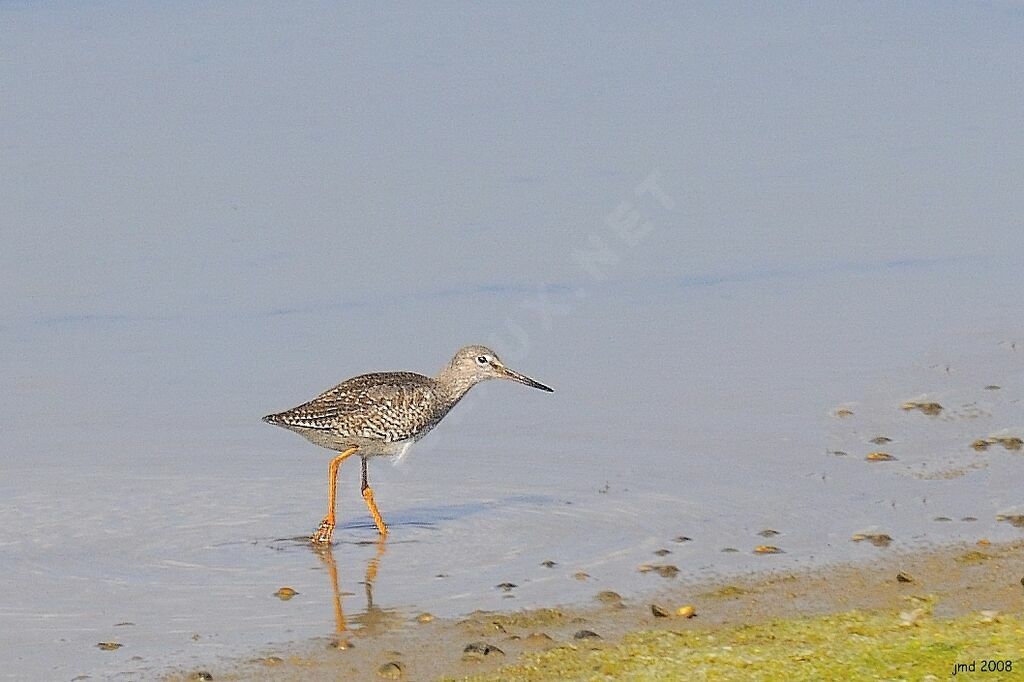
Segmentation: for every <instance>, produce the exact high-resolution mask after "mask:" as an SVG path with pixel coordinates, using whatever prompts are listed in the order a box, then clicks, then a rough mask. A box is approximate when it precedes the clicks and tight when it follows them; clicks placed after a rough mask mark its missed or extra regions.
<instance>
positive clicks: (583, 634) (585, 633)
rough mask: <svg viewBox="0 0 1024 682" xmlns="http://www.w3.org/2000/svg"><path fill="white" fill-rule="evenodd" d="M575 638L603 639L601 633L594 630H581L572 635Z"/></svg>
mask: <svg viewBox="0 0 1024 682" xmlns="http://www.w3.org/2000/svg"><path fill="white" fill-rule="evenodd" d="M572 638H573V639H601V635H599V634H597V633H596V632H594V631H593V630H580V631H578V632H577V633H576V634H575V635H573V636H572Z"/></svg>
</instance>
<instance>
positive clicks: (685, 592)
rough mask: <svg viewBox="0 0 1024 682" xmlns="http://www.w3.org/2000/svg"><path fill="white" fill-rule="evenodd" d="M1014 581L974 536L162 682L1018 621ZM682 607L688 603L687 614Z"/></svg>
mask: <svg viewBox="0 0 1024 682" xmlns="http://www.w3.org/2000/svg"><path fill="white" fill-rule="evenodd" d="M1022 580H1024V541H1020V542H1015V543H1008V544H987V541H985V540H984V539H979V542H976V543H971V544H960V545H955V546H948V547H943V548H938V549H929V550H923V551H910V552H906V553H895V552H888V551H886V552H884V553H880V554H879V556H878V558H877V560H875V561H873V562H871V563H858V564H850V565H841V566H834V567H825V568H820V569H816V570H810V571H805V572H788V571H783V572H772V573H758V574H753V575H748V576H744V577H739V578H732V579H728V580H721V581H714V582H707V583H702V584H695V585H681V584H676V585H672V586H669V587H666V588H664V589H661V590H658V591H657V592H653V593H651V594H650V595H649V596H648V597H647V598H644V599H629V600H623V599H620V598H617V596H616V594H615V593H613V592H611V591H609V590H604V591H598V590H595V595H594V599H593V601H592V602H591V603H589V604H580V605H569V606H558V607H555V608H543V609H533V610H528V611H519V612H508V613H499V612H476V613H473V614H471V615H470V616H468V617H466V618H462V619H457V620H456V619H451V620H450V619H438V618H431V617H429V616H428V615H423V614H413V615H412V616H406V615H400V614H398V613H395V612H386V611H378V612H376V613H375V612H374V610H373V609H371V610H369V611H368V612H366V613H364V614H361V615H359V616H357V617H355V618H354V619H353V622H348V621H347V620H345V619H344V614H337V615H339V616H341V619H340V620H338V621H337V625H338V628H339V632H337V633H336V634H335V636H333V637H324V638H317V639H314V640H312V641H309V642H304V643H296V644H295V645H294V646H292V647H282V648H280V649H278V650H269V649H268V650H261V651H259V652H258V653H256V654H254V655H252V656H250V657H248V658H246V659H238V660H235V661H233V662H220V663H216V664H214V663H211V665H210V667H209V668H205V669H202V670H201V671H200V670H198V669H190V670H179V671H175V672H174V673H172V674H170V675H168V676H167V677H166V678H165V679H167V680H170V681H173V682H177V681H179V680H189V679H204V678H203V677H202V676H201V675H199V673H200V672H208V673H209V674H210V676H211V677H212V679H216V680H335V679H353V680H358V679H367V680H372V679H388V678H391V679H409V680H431V679H439V678H444V677H450V678H462V677H466V676H470V675H478V674H485V673H489V672H493V671H495V670H497V669H499V668H501V667H502V666H507V665H511V664H514V663H515V662H516V661H517V660H519V658H520V657H521V656H522V654H524V653H529V652H537V651H543V650H547V649H552V648H555V647H559V646H566V645H568V646H570V647H574V648H580V647H598V648H599V647H607V646H611V645H614V644H615V643H617V642H620V641H621V640H622V638H623V637H624V636H625V635H627V634H629V633H633V632H638V631H651V630H672V631H686V630H695V629H699V630H716V629H723V628H729V627H733V626H739V625H753V624H758V623H764V622H767V621H771V620H777V619H789V618H798V617H802V616H809V615H817V614H830V613H838V612H845V611H850V610H853V609H857V610H866V611H878V610H887V609H898V608H906V605H907V603H908V601H910V600H913V599H914V598H919V599H924V598H927V599H929V600H931V603H933V604H934V608H933V615H934V616H935V617H936V618H953V617H957V616H962V615H964V614H969V613H972V612H981V611H998V612H1000V613H1007V614H1012V613H1016V614H1019V613H1024V584H1022ZM652 607H657V608H652ZM684 607H692V610H693V614H694V615H692V616H690V617H687V615H688V614H689V611H688V610H686V609H685V608H684ZM681 608H683V609H684V610H682V611H680V609H681ZM655 611H657V612H659V613H661V614H668V615H656V613H655ZM680 613H681V614H682V615H680ZM339 645H340V646H339ZM467 648H468V651H467Z"/></svg>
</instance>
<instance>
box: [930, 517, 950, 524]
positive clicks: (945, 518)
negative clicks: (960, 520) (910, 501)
mask: <svg viewBox="0 0 1024 682" xmlns="http://www.w3.org/2000/svg"><path fill="white" fill-rule="evenodd" d="M932 520H933V521H939V522H940V523H942V522H946V521H952V520H953V519H951V518H949V517H948V516H936V517H935V518H934V519H932Z"/></svg>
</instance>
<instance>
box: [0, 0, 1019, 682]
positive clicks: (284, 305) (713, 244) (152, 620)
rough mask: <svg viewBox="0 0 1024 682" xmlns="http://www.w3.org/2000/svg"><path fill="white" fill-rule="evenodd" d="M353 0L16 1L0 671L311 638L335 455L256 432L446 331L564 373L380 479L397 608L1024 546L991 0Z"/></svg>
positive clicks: (327, 592)
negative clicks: (810, 2)
mask: <svg viewBox="0 0 1024 682" xmlns="http://www.w3.org/2000/svg"><path fill="white" fill-rule="evenodd" d="M377 12H378V10H375V9H371V8H369V7H367V8H363V9H361V10H358V11H356V10H340V9H337V8H334V7H329V6H316V7H313V6H306V7H303V8H290V9H288V10H283V9H280V8H270V7H259V8H255V9H250V8H249V6H248V5H245V6H243V5H235V6H232V5H224V4H221V5H218V6H217V7H216V8H203V7H189V8H185V7H181V8H171V7H164V6H133V7H132V8H131V9H130V10H129V9H128V8H126V7H122V6H119V5H115V4H99V5H95V4H94V5H90V6H89V7H78V6H74V5H56V4H54V5H31V4H22V5H19V4H17V3H5V4H2V5H0V21H2V22H3V35H4V37H5V39H4V41H3V44H2V47H0V50H2V52H0V78H2V80H0V87H2V90H3V92H4V106H3V107H0V158H2V162H0V187H2V196H3V201H2V202H0V230H2V236H3V248H2V249H0V278H2V280H0V281H2V284H3V293H4V295H3V297H2V298H0V385H2V386H3V387H4V388H5V390H3V391H0V411H2V413H3V414H5V415H6V416H7V418H6V419H5V420H4V426H3V429H2V430H0V495H2V499H3V500H4V504H3V505H2V507H0V574H2V575H4V576H5V588H4V590H3V597H2V598H0V656H2V658H3V659H4V660H5V661H7V662H8V665H7V666H6V667H5V669H4V671H3V673H0V674H2V675H4V676H9V677H12V678H32V679H70V678H72V677H74V676H76V675H80V674H90V675H92V676H94V677H97V678H106V677H110V676H113V675H115V674H117V673H125V676H126V677H138V678H148V677H152V676H155V675H158V674H159V673H160V671H163V670H166V669H167V668H168V667H169V666H177V665H182V666H193V665H194V666H199V665H203V666H207V667H210V666H216V665H217V664H218V662H220V661H223V660H225V659H227V658H232V657H245V656H247V655H249V654H250V653H251V652H254V651H256V650H258V649H259V648H260V647H262V646H265V645H267V644H268V643H283V642H293V641H303V640H305V639H306V638H309V637H313V636H321V635H328V634H330V633H331V632H332V631H333V628H334V621H333V614H332V602H331V599H332V589H331V585H330V581H329V579H328V574H327V572H326V571H325V570H324V564H323V563H322V562H321V561H320V559H319V558H318V557H317V556H316V555H315V554H314V553H312V552H310V551H308V550H307V549H306V548H305V547H303V546H301V545H300V544H297V543H294V542H291V541H289V540H288V539H289V538H294V537H295V536H298V535H302V534H307V533H309V532H311V531H312V530H313V529H314V528H315V526H316V524H317V523H318V521H319V519H320V517H321V516H322V514H323V511H324V510H323V507H324V503H325V500H324V497H325V492H326V491H325V488H326V486H325V480H324V479H325V478H326V468H327V467H326V464H327V461H328V459H329V453H328V452H327V451H323V450H319V449H317V448H314V447H313V446H311V445H309V444H308V443H305V442H304V441H302V440H301V439H299V438H298V437H296V436H294V435H293V434H289V433H287V432H285V431H283V430H280V429H275V428H273V427H270V426H267V425H266V424H263V423H261V422H260V421H259V418H260V416H261V415H263V414H266V413H267V412H271V411H275V410H279V409H283V408H286V407H290V406H292V405H294V404H297V403H298V402H301V401H303V400H305V399H307V398H309V397H311V396H313V395H315V394H316V393H318V392H319V391H321V390H323V389H324V388H327V387H328V386H330V385H332V384H334V383H336V382H338V381H340V380H342V379H344V378H346V377H348V376H351V375H353V374H358V373H362V372H366V371H374V370H381V369H410V370H416V371H421V372H427V373H433V372H435V371H437V369H439V368H440V367H441V365H442V364H443V363H444V362H446V361H447V359H448V357H449V356H450V355H451V353H452V352H454V350H455V349H456V348H457V347H459V346H460V345H463V344H465V343H470V342H482V343H488V344H490V345H493V346H494V347H495V348H496V349H497V350H498V352H499V353H501V354H502V355H503V357H504V358H505V359H506V360H507V361H508V363H509V364H510V365H511V366H513V367H515V368H517V369H519V370H521V371H523V372H525V373H526V374H529V375H530V376H534V377H536V378H537V379H539V380H541V381H543V382H545V383H548V384H550V385H552V386H553V387H555V389H556V392H555V393H554V394H551V395H548V394H544V393H541V392H538V391H531V390H529V389H526V388H525V387H522V386H518V385H514V384H507V383H500V384H499V383H491V384H486V385H484V386H481V387H479V388H477V389H475V390H474V392H473V393H472V394H471V395H470V397H469V398H468V399H467V400H466V401H465V402H464V403H463V404H460V405H459V407H458V408H457V410H456V411H455V412H454V413H453V414H452V415H451V416H450V418H449V419H447V420H446V421H445V422H444V423H443V424H441V425H440V426H439V427H438V428H437V429H436V431H435V432H433V433H431V434H430V436H429V437H428V438H427V439H426V440H425V441H423V442H422V443H420V444H419V445H418V446H416V447H415V448H414V449H413V450H412V451H411V452H410V454H409V455H408V457H407V458H406V461H404V462H403V463H402V464H401V465H400V466H397V467H392V466H388V465H386V464H384V463H381V462H375V463H374V465H375V466H374V467H373V469H372V470H371V481H372V482H373V484H374V487H375V490H376V493H377V500H378V503H379V504H380V506H381V508H382V510H383V512H384V514H385V517H386V518H387V519H388V521H389V522H390V524H391V525H392V527H393V529H394V530H393V534H392V536H391V538H390V539H389V542H388V545H387V549H386V552H385V553H384V554H383V555H382V556H381V557H380V558H379V564H378V568H379V572H378V575H377V577H376V580H375V581H374V591H373V596H374V604H375V606H378V607H383V608H387V609H395V610H396V611H397V612H398V613H399V614H400V615H401V617H402V618H405V619H407V618H408V617H411V616H412V615H414V614H415V613H417V612H418V611H421V610H427V611H431V612H433V613H435V614H438V615H448V616H456V615H459V614H462V613H465V612H468V611H471V610H474V609H477V608H517V607H526V606H531V605H539V604H551V603H570V602H577V601H582V600H586V599H589V598H590V596H591V595H592V594H593V593H594V592H596V591H598V590H600V589H615V590H617V591H619V592H622V593H624V594H626V595H637V594H641V593H644V592H645V591H649V590H654V589H657V588H659V587H660V586H662V585H663V583H664V581H663V579H662V578H659V577H657V576H655V575H653V574H645V575H641V574H640V573H638V571H637V566H638V565H640V564H643V563H651V562H666V563H673V564H676V565H678V566H679V568H680V569H681V574H680V576H679V578H677V580H700V579H703V578H707V577H710V576H716V575H723V574H729V573H734V572H744V571H750V570H765V569H777V568H779V569H781V568H793V567H804V566H817V565H822V564H823V563H826V562H836V561H849V560H870V559H872V558H873V557H875V556H877V555H878V553H880V552H883V551H887V550H881V549H878V548H875V547H872V546H870V545H866V544H865V543H860V544H856V543H852V542H851V541H850V539H849V538H850V536H851V535H852V534H853V533H856V532H860V531H864V530H870V529H877V530H879V531H881V532H886V533H889V534H890V535H892V536H893V537H894V538H895V540H896V542H895V544H894V546H893V548H892V550H898V549H901V548H903V549H906V548H911V547H917V546H924V545H929V544H942V543H949V542H956V541H961V540H969V541H973V540H976V539H977V538H979V537H987V538H989V539H991V540H993V541H998V540H1008V539H1014V538H1019V537H1020V530H1019V529H1014V528H1013V527H1012V526H1010V525H1009V524H1006V523H1000V522H998V521H997V520H996V515H997V514H1000V513H1007V512H1014V511H1017V512H1018V513H1019V511H1020V510H1021V508H1022V505H1024V497H1022V496H1021V494H1020V490H1021V489H1022V486H1021V483H1022V472H1024V458H1022V456H1021V455H1020V454H1019V453H1012V452H1007V451H1004V450H1003V449H1002V448H999V447H996V448H993V449H992V450H990V451H989V452H987V453H984V454H977V453H975V452H974V451H973V450H971V449H970V448H969V447H968V446H969V444H970V442H971V441H973V440H974V439H975V438H979V437H984V436H986V435H989V434H992V433H997V432H1002V431H1004V430H1009V431H1010V432H1013V433H1018V435H1019V434H1020V430H1021V428H1022V427H1024V424H1022V422H1024V419H1022V416H1021V402H1020V401H1021V399H1022V397H1024V381H1022V378H1024V377H1022V369H1024V362H1022V360H1024V355H1022V353H1024V350H1022V348H1024V338H1022V336H1021V327H1020V323H1019V320H1020V310H1021V309H1022V308H1021V304H1022V302H1024V301H1022V297H1024V294H1022V287H1021V286H1020V284H1021V278H1020V268H1021V266H1022V265H1024V256H1022V255H1021V254H1022V253H1024V251H1022V250H1021V247H1022V246H1024V238H1022V236H1021V230H1020V220H1019V216H1020V215H1021V214H1022V210H1021V209H1022V208H1024V206H1022V203H1024V202H1022V198H1021V197H1022V195H1021V194H1020V192H1019V187H1020V181H1021V179H1022V178H1021V171H1020V166H1019V160H1020V158H1022V156H1021V152H1022V151H1024V146H1022V136H1021V135H1022V134H1021V132H1020V130H1019V129H1018V126H1016V124H1015V122H1016V121H1019V120H1021V114H1022V113H1024V112H1022V111H1021V109H1022V108H1024V104H1022V102H1021V101H1020V100H1019V97H1018V96H1017V94H1016V93H1019V92H1020V85H1021V83H1020V79H1021V76H1020V74H1021V73H1024V70H1022V69H1021V68H1019V67H1020V66H1022V65H1021V64H1020V61H1021V54H1020V51H1019V50H1018V49H1017V36H1019V35H1020V28H1021V23H1022V21H1021V14H1020V12H1019V10H1017V9H1016V8H1015V6H1013V5H1005V6H1004V5H999V4H992V5H985V6H971V7H961V8H946V9H943V8H936V7H934V6H932V5H923V4H922V5H917V6H911V7H906V8H902V9H895V8H891V7H888V6H884V5H878V6H873V7H872V8H871V9H870V11H866V10H865V11H860V10H858V11H857V12H855V13H854V12H853V11H852V10H850V11H846V10H843V9H841V8H832V9H829V10H825V9H820V8H811V7H805V8H803V9H800V10H796V9H791V10H788V11H783V10H768V9H766V10H763V11H759V12H761V13H755V12H754V11H753V10H738V9H735V10H730V11H726V10H721V9H719V8H717V7H715V6H710V5H709V6H707V7H703V8H699V7H693V8H690V9H687V10H675V9H670V8H668V7H665V8H661V9H652V10H650V12H649V13H647V14H645V13H643V12H632V11H631V12H629V13H628V15H627V13H625V12H621V11H619V10H616V9H613V8H602V9H601V10H600V11H597V10H595V11H594V12H592V13H584V12H582V11H579V12H577V11H576V10H572V9H563V10H543V9H540V8H528V9H521V10H519V11H518V12H513V11H512V10H502V9H498V8H481V7H473V6H465V7H461V8H459V9H456V8H454V7H452V8H448V9H441V10H438V9H435V10H433V11H430V12H426V11H422V10H412V9H397V10H392V11H389V12H383V11H381V13H380V14H379V15H378V14H377ZM567 35H568V36H570V38H569V39H568V40H567V39H566V36H567ZM989 384H998V385H1000V386H1001V389H1000V390H998V391H995V390H985V388H984V387H985V386H987V385H989ZM921 394H927V395H928V396H929V397H930V398H931V399H935V400H938V401H939V402H941V403H942V404H943V405H944V406H946V408H947V409H946V410H945V411H944V412H943V415H942V416H940V417H938V418H929V417H926V416H924V415H921V414H917V413H906V412H903V411H901V410H900V409H899V405H900V404H901V403H902V402H903V401H905V400H907V399H910V398H915V397H917V396H919V395H921ZM840 405H849V406H850V407H851V409H852V410H853V411H854V413H855V414H854V416H853V417H850V418H847V419H842V420H840V419H836V418H835V417H833V416H832V411H833V410H834V409H835V408H836V407H838V406H840ZM877 435H886V436H889V437H891V438H893V439H894V441H893V442H892V443H891V444H888V445H886V446H885V448H886V449H887V450H889V451H890V452H892V454H894V455H895V456H897V457H898V459H897V461H895V462H890V463H884V464H870V463H867V462H865V461H863V456H864V455H865V454H866V453H867V452H870V451H871V450H873V449H877V448H878V446H874V445H871V444H870V443H868V442H867V441H868V440H869V439H870V438H872V437H874V436H877ZM836 450H841V451H845V452H847V453H848V455H846V456H837V455H834V454H829V453H830V451H836ZM356 469H357V467H355V466H351V465H350V466H346V467H343V468H342V474H341V476H342V478H341V497H340V505H341V507H340V512H341V517H342V518H343V519H344V525H343V526H342V527H341V528H340V529H339V531H338V539H339V544H338V546H337V547H336V549H335V551H334V556H335V558H336V561H337V564H338V570H339V578H340V581H341V588H342V590H343V591H346V592H351V593H353V594H352V596H347V597H345V598H344V605H345V610H346V613H348V614H350V616H352V617H353V618H356V617H358V616H359V614H361V613H364V612H365V611H366V608H367V603H366V597H365V595H364V592H363V589H362V586H361V585H360V584H359V581H361V580H363V577H364V573H365V571H366V569H367V566H368V565H369V562H370V561H371V560H372V559H373V558H374V557H375V556H376V551H377V550H376V548H375V547H374V545H373V544H372V542H371V541H372V540H373V539H374V537H375V533H374V530H373V527H372V524H371V522H370V519H369V517H368V516H367V514H366V513H365V510H364V508H363V505H362V501H361V500H360V499H359V497H358V495H357V485H358V484H357V482H356V481H357V478H358V473H357V471H356ZM939 516H944V517H949V518H951V519H953V521H951V522H936V521H934V518H936V517H939ZM967 516H971V517H976V518H977V519H978V520H977V521H974V522H965V521H961V520H960V519H961V518H963V517H967ZM767 527H770V528H774V529H776V530H778V531H780V532H781V533H782V534H781V535H780V536H778V537H776V538H774V539H773V540H771V541H770V542H772V543H773V544H777V545H779V546H780V547H782V548H783V549H784V550H785V554H781V555H776V556H768V557H759V556H754V555H753V554H752V553H751V551H752V549H753V547H754V546H756V545H757V544H762V543H763V542H765V540H764V539H763V538H761V537H759V536H758V535H757V532H758V531H760V530H762V529H764V528H767ZM679 535H686V536H689V537H692V538H693V541H692V542H688V543H685V544H677V543H673V542H672V538H674V537H676V536H679ZM366 543H369V544H366ZM661 547H667V548H669V549H672V550H673V554H671V555H669V556H668V557H666V558H665V559H658V558H657V557H655V556H654V555H653V554H652V552H653V551H654V550H656V549H658V548H661ZM725 547H735V548H737V549H739V550H740V551H739V552H737V553H723V552H721V550H722V549H723V548H725ZM545 560H552V561H556V562H557V566H556V567H554V568H551V569H549V568H544V567H542V566H540V563H541V562H542V561H545ZM580 570H582V571H586V572H587V573H589V574H590V576H591V579H590V580H588V581H586V582H580V581H577V580H574V579H573V578H572V574H573V573H575V572H576V571H580ZM439 574H441V575H444V576H446V577H443V578H437V577H435V576H437V575H439ZM505 581H509V582H512V583H515V584H517V585H518V587H517V588H516V589H515V590H513V591H512V593H511V595H512V596H511V597H509V596H508V595H506V594H505V593H503V592H501V591H500V590H497V589H495V587H494V586H495V585H497V584H498V583H501V582H505ZM282 585H289V586H291V587H293V588H295V589H296V590H298V592H299V596H297V597H296V598H294V599H293V600H291V601H289V602H281V601H279V600H277V599H275V598H274V597H273V596H272V593H273V592H274V591H275V590H276V589H277V588H279V587H281V586H282ZM124 622H130V623H132V625H118V623H124ZM196 636H198V637H196ZM112 639H116V640H118V641H120V642H122V643H123V644H124V647H123V648H121V649H120V650H118V651H113V652H110V651H100V650H99V649H97V648H96V647H95V644H96V643H97V642H99V641H106V640H112Z"/></svg>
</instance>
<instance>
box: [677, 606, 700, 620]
mask: <svg viewBox="0 0 1024 682" xmlns="http://www.w3.org/2000/svg"><path fill="white" fill-rule="evenodd" d="M676 615H677V616H679V617H680V618H693V617H694V616H696V615H697V609H696V608H694V607H693V606H692V605H690V604H687V605H686V606H680V607H679V608H678V609H676Z"/></svg>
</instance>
